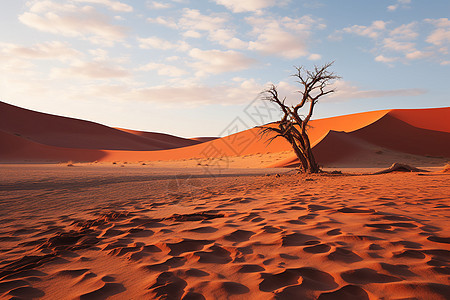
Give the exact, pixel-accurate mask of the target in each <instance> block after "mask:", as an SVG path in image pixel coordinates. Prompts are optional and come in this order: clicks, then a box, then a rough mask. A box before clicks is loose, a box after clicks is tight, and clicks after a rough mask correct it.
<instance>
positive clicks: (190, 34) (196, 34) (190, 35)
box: [183, 30, 202, 39]
mask: <svg viewBox="0 0 450 300" xmlns="http://www.w3.org/2000/svg"><path fill="white" fill-rule="evenodd" d="M183 36H185V37H188V38H194V39H199V38H201V37H202V35H201V33H200V32H198V31H194V30H188V31H186V32H184V33H183Z"/></svg>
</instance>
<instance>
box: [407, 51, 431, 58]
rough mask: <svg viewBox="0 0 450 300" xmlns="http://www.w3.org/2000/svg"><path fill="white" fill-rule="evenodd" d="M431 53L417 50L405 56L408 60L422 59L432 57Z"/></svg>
mask: <svg viewBox="0 0 450 300" xmlns="http://www.w3.org/2000/svg"><path fill="white" fill-rule="evenodd" d="M430 55H431V53H428V52H424V51H419V50H415V51H412V52H409V53H407V54H406V55H405V57H406V58H407V59H421V58H425V57H428V56H430Z"/></svg>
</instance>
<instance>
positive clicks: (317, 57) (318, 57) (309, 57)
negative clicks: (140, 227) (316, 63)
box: [308, 53, 322, 60]
mask: <svg viewBox="0 0 450 300" xmlns="http://www.w3.org/2000/svg"><path fill="white" fill-rule="evenodd" d="M321 58H322V55H320V54H316V53H313V54H310V55H309V56H308V59H309V60H319V59H321Z"/></svg>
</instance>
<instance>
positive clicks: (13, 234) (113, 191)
mask: <svg viewBox="0 0 450 300" xmlns="http://www.w3.org/2000/svg"><path fill="white" fill-rule="evenodd" d="M18 170H20V172H18ZM195 170H196V171H195ZM195 170H191V169H185V170H184V172H183V171H180V169H173V168H169V169H163V168H159V169H154V168H150V167H147V166H126V167H123V168H121V167H119V166H115V167H112V166H103V167H102V166H91V165H84V166H75V167H67V166H65V165H59V166H58V165H31V166H30V165H21V166H16V165H2V166H0V171H1V172H2V174H5V175H6V176H2V178H1V180H0V190H1V193H0V203H1V204H0V205H1V209H0V211H1V214H2V216H1V220H2V221H1V224H0V245H1V247H0V248H1V249H2V251H1V254H0V255H1V260H0V261H1V265H0V270H1V271H0V278H1V279H0V293H1V294H0V295H2V297H4V298H13V297H19V298H20V297H21V298H26V299H29V298H34V297H35V298H42V299H75V298H76V299H78V298H80V299H105V298H110V299H152V298H163V299H205V298H206V299H244V298H247V299H271V298H275V299H317V298H318V299H380V298H383V299H404V298H410V299H412V298H414V299H447V298H448V296H449V295H450V286H449V285H448V284H449V281H448V280H449V274H450V273H449V260H450V245H449V243H450V240H449V239H450V231H449V229H448V228H449V226H450V222H449V214H448V209H449V206H448V199H449V197H450V181H449V174H448V173H441V172H430V173H391V174H383V175H310V176H307V175H299V174H296V173H295V172H292V171H291V170H290V169H284V170H280V169H247V170H238V169H236V170H234V172H233V170H231V169H230V170H231V171H230V170H229V171H228V172H225V173H224V172H223V171H221V172H220V174H219V173H214V170H213V171H212V172H211V174H212V175H214V176H210V175H211V174H210V175H205V174H202V172H200V169H195ZM275 172H277V173H278V174H279V175H275Z"/></svg>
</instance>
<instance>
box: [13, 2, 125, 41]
mask: <svg viewBox="0 0 450 300" xmlns="http://www.w3.org/2000/svg"><path fill="white" fill-rule="evenodd" d="M19 20H20V21H21V22H22V23H23V24H25V25H27V26H29V27H31V28H34V29H37V30H40V31H44V32H50V33H54V34H60V35H63V36H70V37H81V38H84V39H87V40H89V41H91V42H93V43H97V44H105V45H109V46H111V45H113V44H114V43H115V42H117V41H121V40H123V39H124V38H125V28H123V27H121V26H117V25H113V24H111V23H110V19H109V18H108V17H107V16H105V15H102V14H100V13H98V12H97V11H96V10H95V9H94V8H93V7H90V6H84V7H76V6H74V5H60V4H55V3H54V2H51V1H43V2H34V5H32V6H30V11H28V12H24V13H23V14H21V15H19Z"/></svg>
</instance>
